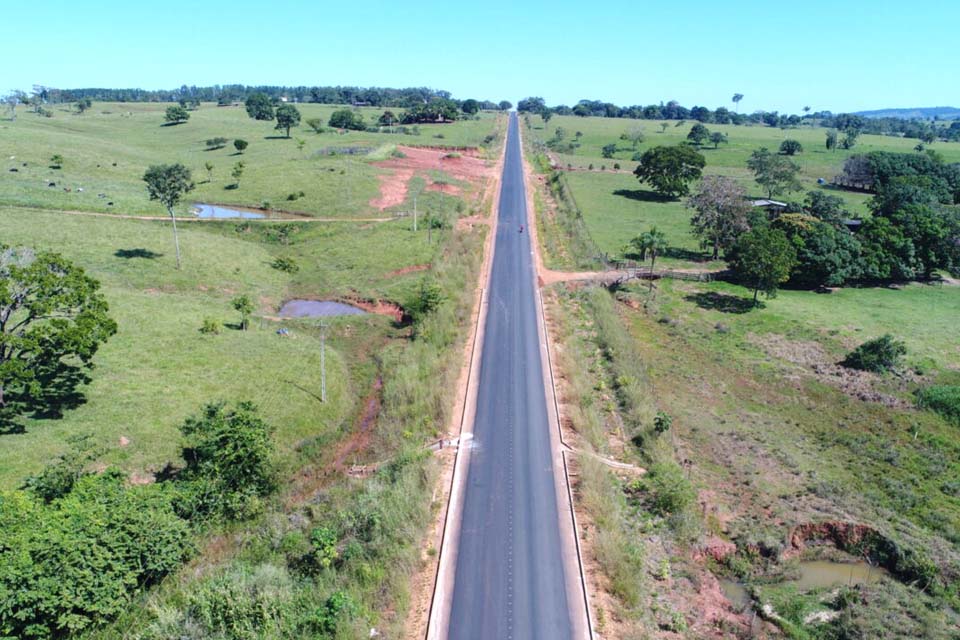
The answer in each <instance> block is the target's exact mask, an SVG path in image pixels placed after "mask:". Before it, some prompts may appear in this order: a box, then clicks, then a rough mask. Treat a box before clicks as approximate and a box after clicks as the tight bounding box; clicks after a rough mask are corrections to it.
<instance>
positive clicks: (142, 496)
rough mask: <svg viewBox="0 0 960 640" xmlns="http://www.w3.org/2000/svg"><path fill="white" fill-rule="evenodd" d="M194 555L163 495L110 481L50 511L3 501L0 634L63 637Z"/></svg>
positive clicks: (114, 611)
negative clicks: (190, 555)
mask: <svg viewBox="0 0 960 640" xmlns="http://www.w3.org/2000/svg"><path fill="white" fill-rule="evenodd" d="M191 549H192V546H191V537H190V535H189V526H188V524H187V523H186V522H185V521H184V520H182V519H181V518H179V517H178V516H177V515H176V513H175V512H174V510H173V507H172V506H171V502H170V498H169V495H168V491H167V488H166V487H163V486H157V485H153V486H143V487H131V486H128V485H127V484H126V483H125V481H124V479H123V478H122V476H120V475H118V474H115V473H110V472H107V473H105V474H103V475H102V476H91V477H87V478H83V479H81V480H80V481H79V482H78V483H77V485H76V487H74V488H73V490H72V491H71V492H70V493H69V494H68V495H66V496H65V497H63V498H60V499H58V500H56V501H55V502H54V503H53V504H51V505H49V506H46V505H43V504H42V503H40V502H38V501H36V500H34V499H33V498H32V497H31V496H30V495H29V494H26V493H22V492H8V493H4V494H0V633H2V634H5V635H11V636H15V637H18V638H50V637H62V636H66V635H72V634H74V633H77V632H80V631H82V630H84V629H86V628H89V627H91V626H93V625H96V624H98V623H101V622H103V621H105V620H108V619H110V618H113V617H115V616H117V615H118V614H120V613H121V612H122V611H124V610H125V609H126V608H127V607H128V606H129V604H130V598H131V596H132V594H133V593H135V592H137V591H138V590H140V589H142V588H144V587H146V586H148V585H150V584H153V583H155V582H157V581H158V580H159V579H160V578H162V577H163V576H164V575H166V574H167V573H169V572H170V571H173V570H174V569H176V568H177V567H178V566H179V565H180V563H181V562H183V560H184V559H185V558H186V557H187V556H188V555H189V554H190V552H191Z"/></svg>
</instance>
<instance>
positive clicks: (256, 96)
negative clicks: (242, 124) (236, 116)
mask: <svg viewBox="0 0 960 640" xmlns="http://www.w3.org/2000/svg"><path fill="white" fill-rule="evenodd" d="M245 106H246V108H247V115H248V116H250V117H251V118H253V119H254V120H273V118H274V115H273V100H271V99H270V96H268V95H267V94H265V93H252V94H250V96H249V97H247V101H246V103H245Z"/></svg>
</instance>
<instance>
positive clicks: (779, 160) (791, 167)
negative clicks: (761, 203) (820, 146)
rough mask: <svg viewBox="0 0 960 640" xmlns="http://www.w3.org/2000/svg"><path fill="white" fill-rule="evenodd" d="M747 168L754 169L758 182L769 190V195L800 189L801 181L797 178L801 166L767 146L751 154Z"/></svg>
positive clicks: (765, 189)
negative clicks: (773, 151) (771, 150)
mask: <svg viewBox="0 0 960 640" xmlns="http://www.w3.org/2000/svg"><path fill="white" fill-rule="evenodd" d="M790 155H793V154H790ZM747 168H748V169H750V171H753V175H754V176H756V181H757V184H759V185H760V186H761V187H763V189H764V191H766V192H767V197H770V198H772V197H774V196H777V195H780V194H782V193H788V192H791V191H797V190H798V189H800V181H799V180H797V175H798V174H799V173H800V167H799V166H797V165H796V164H795V163H794V162H793V161H791V160H789V159H787V158H785V157H783V156H781V155H778V154H775V153H771V152H770V151H769V150H768V149H767V148H766V147H761V148H760V149H757V150H756V151H754V152H753V153H752V154H751V155H750V158H749V159H748V160H747Z"/></svg>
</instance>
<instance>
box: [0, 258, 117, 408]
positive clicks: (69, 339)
mask: <svg viewBox="0 0 960 640" xmlns="http://www.w3.org/2000/svg"><path fill="white" fill-rule="evenodd" d="M108 310H109V308H108V306H107V301H106V299H105V298H104V297H103V295H102V294H101V293H100V283H99V282H97V281H96V280H94V279H93V278H90V277H88V276H87V275H86V273H85V272H84V270H83V269H82V268H80V267H78V266H75V265H74V264H73V263H71V262H70V261H68V260H67V259H66V258H64V257H63V256H61V255H59V254H57V253H53V252H50V251H39V252H35V251H33V250H32V249H28V248H24V247H19V248H11V247H8V246H6V245H0V417H4V418H9V417H12V416H13V415H15V414H16V413H17V412H19V411H20V410H22V409H24V408H25V407H26V406H27V405H28V404H29V403H30V402H36V401H40V402H42V403H44V404H46V405H47V407H46V408H47V409H49V408H50V407H51V406H54V405H55V404H57V403H58V401H59V398H58V397H57V396H56V394H57V392H58V391H59V392H61V393H62V392H63V388H65V387H69V386H71V384H72V385H73V386H75V385H76V384H77V382H79V378H80V377H79V376H77V375H75V374H76V372H77V371H78V370H79V367H78V366H76V364H75V363H76V362H79V363H80V366H83V367H90V366H91V364H90V363H91V359H92V358H93V356H94V354H96V352H97V349H98V348H99V347H100V345H101V344H103V342H105V341H106V340H107V339H108V338H109V337H110V336H112V335H113V334H114V333H116V331H117V325H116V323H115V322H114V321H113V320H111V319H110V317H109V316H108V315H107V312H108ZM4 414H6V416H4Z"/></svg>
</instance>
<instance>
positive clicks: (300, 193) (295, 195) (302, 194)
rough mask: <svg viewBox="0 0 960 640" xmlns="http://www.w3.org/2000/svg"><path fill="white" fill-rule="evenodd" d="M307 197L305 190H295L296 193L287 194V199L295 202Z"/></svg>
mask: <svg viewBox="0 0 960 640" xmlns="http://www.w3.org/2000/svg"><path fill="white" fill-rule="evenodd" d="M305 197H307V194H306V193H305V192H303V191H295V192H294V193H289V194H287V201H288V202H294V201H296V200H299V199H300V198H305Z"/></svg>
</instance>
